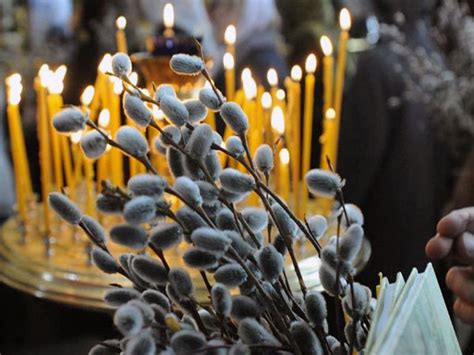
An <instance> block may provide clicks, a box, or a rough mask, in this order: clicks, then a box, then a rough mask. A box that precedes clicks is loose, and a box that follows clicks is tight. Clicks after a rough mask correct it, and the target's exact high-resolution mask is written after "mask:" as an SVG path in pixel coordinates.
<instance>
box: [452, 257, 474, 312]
mask: <svg viewBox="0 0 474 355" xmlns="http://www.w3.org/2000/svg"><path fill="white" fill-rule="evenodd" d="M473 276H474V274H473V270H472V267H470V266H469V267H453V268H451V269H450V270H449V271H448V273H447V274H446V286H448V288H449V289H450V290H451V291H453V293H454V294H455V295H456V296H458V297H459V298H460V299H462V300H463V301H464V302H466V303H469V304H472V305H474V277H473Z"/></svg>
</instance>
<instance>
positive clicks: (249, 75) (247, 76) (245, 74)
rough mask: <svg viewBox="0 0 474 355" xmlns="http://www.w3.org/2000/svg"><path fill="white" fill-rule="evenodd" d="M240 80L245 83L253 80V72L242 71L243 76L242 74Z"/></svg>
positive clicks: (246, 69) (247, 69)
mask: <svg viewBox="0 0 474 355" xmlns="http://www.w3.org/2000/svg"><path fill="white" fill-rule="evenodd" d="M240 78H241V79H242V82H245V81H246V80H248V79H251V78H252V72H251V71H250V69H249V68H244V69H243V70H242V74H240Z"/></svg>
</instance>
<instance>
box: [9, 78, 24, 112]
mask: <svg viewBox="0 0 474 355" xmlns="http://www.w3.org/2000/svg"><path fill="white" fill-rule="evenodd" d="M5 82H6V84H7V99H8V102H9V103H10V104H11V105H18V104H19V103H20V101H21V92H22V91H23V85H22V84H21V75H20V74H18V73H15V74H12V75H10V76H9V77H8V78H6V79H5Z"/></svg>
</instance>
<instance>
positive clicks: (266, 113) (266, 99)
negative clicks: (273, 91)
mask: <svg viewBox="0 0 474 355" xmlns="http://www.w3.org/2000/svg"><path fill="white" fill-rule="evenodd" d="M261 101H262V110H263V122H264V128H265V143H267V144H270V145H271V144H272V143H273V142H272V126H271V122H270V111H271V110H270V109H271V107H272V95H270V93H269V92H264V93H263V94H262V98H261Z"/></svg>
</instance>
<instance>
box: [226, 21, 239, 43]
mask: <svg viewBox="0 0 474 355" xmlns="http://www.w3.org/2000/svg"><path fill="white" fill-rule="evenodd" d="M236 40H237V30H236V29H235V26H234V25H229V26H227V28H226V29H225V32H224V41H225V43H226V44H227V45H233V44H234V43H235V41H236Z"/></svg>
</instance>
